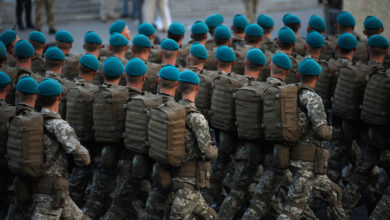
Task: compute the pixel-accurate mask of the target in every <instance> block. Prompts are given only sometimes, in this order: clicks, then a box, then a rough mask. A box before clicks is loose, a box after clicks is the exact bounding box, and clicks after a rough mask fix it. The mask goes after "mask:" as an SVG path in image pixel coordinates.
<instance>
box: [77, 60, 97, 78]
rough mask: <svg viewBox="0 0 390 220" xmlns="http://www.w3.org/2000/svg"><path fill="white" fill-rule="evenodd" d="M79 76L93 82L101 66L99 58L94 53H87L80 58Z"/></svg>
mask: <svg viewBox="0 0 390 220" xmlns="http://www.w3.org/2000/svg"><path fill="white" fill-rule="evenodd" d="M78 68H79V77H80V78H82V79H85V80H88V81H90V82H92V80H93V78H94V77H95V75H96V72H97V71H98V70H99V68H100V63H99V60H98V59H97V58H96V57H95V56H94V55H92V54H85V55H84V56H82V57H81V58H80V62H79V66H78Z"/></svg>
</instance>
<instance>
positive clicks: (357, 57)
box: [353, 41, 368, 63]
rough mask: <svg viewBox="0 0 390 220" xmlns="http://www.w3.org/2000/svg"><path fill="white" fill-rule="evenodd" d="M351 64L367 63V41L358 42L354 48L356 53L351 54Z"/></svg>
mask: <svg viewBox="0 0 390 220" xmlns="http://www.w3.org/2000/svg"><path fill="white" fill-rule="evenodd" d="M353 62H354V63H357V62H361V63H367V62H368V45H367V41H359V42H358V45H357V47H356V51H355V53H354V54H353Z"/></svg>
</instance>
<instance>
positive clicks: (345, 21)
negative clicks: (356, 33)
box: [337, 11, 356, 27]
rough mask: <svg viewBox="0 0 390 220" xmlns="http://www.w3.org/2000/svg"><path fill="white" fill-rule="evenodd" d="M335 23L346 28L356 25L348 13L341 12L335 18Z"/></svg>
mask: <svg viewBox="0 0 390 220" xmlns="http://www.w3.org/2000/svg"><path fill="white" fill-rule="evenodd" d="M337 23H339V24H341V25H344V26H347V27H354V26H355V24H356V22H355V18H354V17H353V15H352V14H351V13H350V12H348V11H343V12H341V13H340V14H339V15H338V16H337Z"/></svg>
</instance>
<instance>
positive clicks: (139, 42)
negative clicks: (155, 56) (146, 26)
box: [131, 34, 152, 62]
mask: <svg viewBox="0 0 390 220" xmlns="http://www.w3.org/2000/svg"><path fill="white" fill-rule="evenodd" d="M151 48H152V43H151V42H150V40H149V38H148V37H146V36H145V35H143V34H138V35H136V36H135V37H134V38H133V47H132V48H131V51H132V52H133V53H134V56H135V57H138V58H140V59H141V60H143V61H145V62H146V61H148V60H149V53H150V49H151Z"/></svg>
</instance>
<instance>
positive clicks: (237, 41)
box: [230, 34, 245, 50]
mask: <svg viewBox="0 0 390 220" xmlns="http://www.w3.org/2000/svg"><path fill="white" fill-rule="evenodd" d="M230 46H231V47H233V48H234V50H239V49H241V48H242V47H244V46H245V40H244V38H243V37H239V36H237V35H235V34H233V38H232V41H231V43H230Z"/></svg>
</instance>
